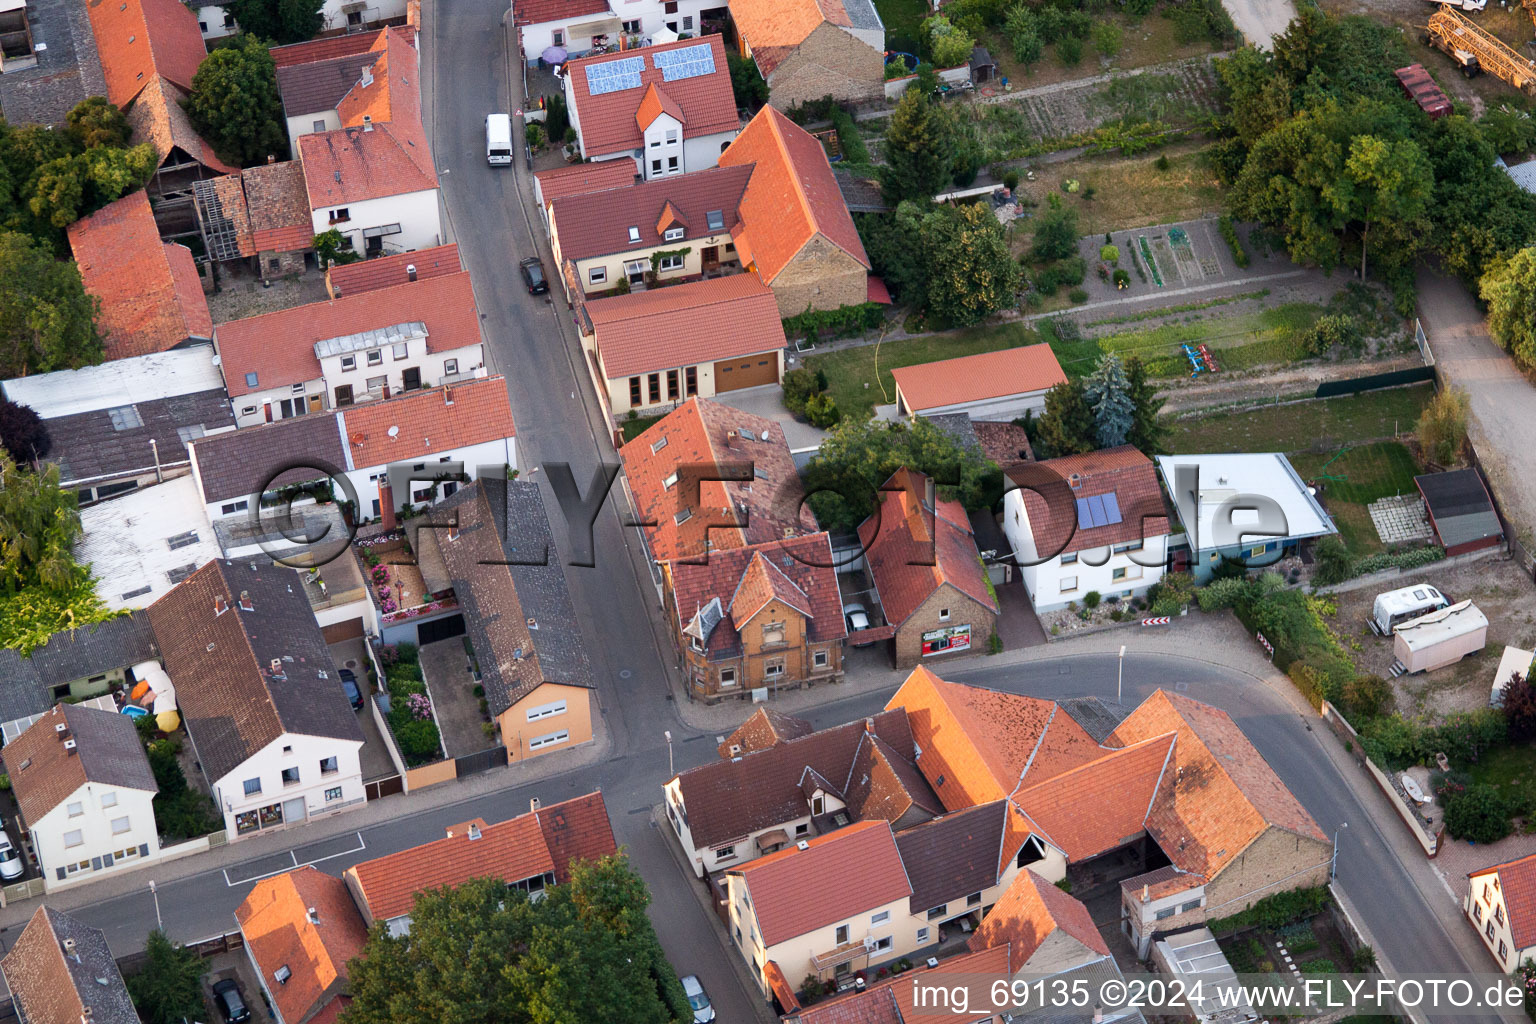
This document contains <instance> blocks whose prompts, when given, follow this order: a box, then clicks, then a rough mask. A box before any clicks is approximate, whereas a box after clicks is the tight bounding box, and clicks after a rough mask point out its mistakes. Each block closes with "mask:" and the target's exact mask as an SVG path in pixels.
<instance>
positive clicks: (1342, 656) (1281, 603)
mask: <svg viewBox="0 0 1536 1024" xmlns="http://www.w3.org/2000/svg"><path fill="white" fill-rule="evenodd" d="M1233 608H1234V610H1235V611H1236V612H1237V617H1238V620H1239V621H1241V622H1242V624H1243V625H1244V626H1246V627H1247V628H1248V629H1249V630H1250V631H1251V632H1254V633H1262V634H1264V639H1266V640H1268V641H1269V642H1270V644H1271V646H1273V647H1274V649H1275V657H1274V662H1275V667H1277V668H1279V669H1281V670H1282V671H1286V672H1287V673H1288V674H1289V675H1290V677H1291V679H1292V681H1294V682H1295V683H1296V685H1297V687H1298V688H1299V689H1301V691H1302V693H1304V694H1306V696H1307V699H1308V700H1310V701H1312V702H1313V705H1314V706H1317V705H1319V704H1320V703H1321V701H1322V700H1323V699H1327V700H1329V701H1333V702H1337V701H1338V700H1339V698H1340V696H1341V695H1342V694H1343V690H1344V685H1345V684H1346V683H1348V682H1349V681H1350V680H1351V679H1353V678H1354V677H1355V674H1356V673H1355V663H1354V661H1353V660H1351V658H1350V657H1349V654H1348V653H1347V652H1346V651H1345V650H1344V645H1343V644H1341V643H1339V638H1338V637H1336V636H1334V635H1333V631H1332V630H1331V629H1329V628H1328V624H1327V623H1326V622H1325V621H1324V617H1325V616H1326V615H1331V614H1332V613H1333V604H1332V602H1331V601H1330V600H1329V599H1328V598H1326V597H1318V596H1315V595H1309V594H1304V593H1302V592H1301V591H1299V590H1287V589H1285V585H1284V581H1283V580H1282V579H1281V577H1280V576H1279V575H1277V574H1275V573H1265V574H1264V575H1263V576H1261V577H1259V578H1258V579H1257V580H1250V581H1247V582H1246V583H1245V584H1244V586H1243V589H1242V591H1241V592H1240V593H1239V594H1237V596H1236V598H1235V600H1234V601H1233ZM1298 664H1300V665H1301V666H1302V667H1300V668H1297V667H1296V666H1297V665H1298Z"/></svg>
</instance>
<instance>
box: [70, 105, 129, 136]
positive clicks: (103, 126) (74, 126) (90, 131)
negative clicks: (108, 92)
mask: <svg viewBox="0 0 1536 1024" xmlns="http://www.w3.org/2000/svg"><path fill="white" fill-rule="evenodd" d="M64 120H65V123H66V124H67V125H68V126H69V134H70V137H71V138H73V139H74V140H75V141H76V142H77V143H78V144H79V145H80V147H81V148H82V149H95V148H96V147H97V146H115V147H117V148H118V149H122V148H125V147H126V146H127V145H128V136H130V135H131V134H133V129H132V127H131V126H129V124H128V118H127V116H126V115H124V114H123V112H122V111H121V110H119V109H117V105H116V104H115V103H111V102H109V101H108V100H107V98H106V97H105V96H91V97H89V98H88V99H84V100H81V101H80V102H79V103H77V104H76V105H75V108H74V109H73V110H71V111H70V112H69V113H68V114H66V115H65V117H64Z"/></svg>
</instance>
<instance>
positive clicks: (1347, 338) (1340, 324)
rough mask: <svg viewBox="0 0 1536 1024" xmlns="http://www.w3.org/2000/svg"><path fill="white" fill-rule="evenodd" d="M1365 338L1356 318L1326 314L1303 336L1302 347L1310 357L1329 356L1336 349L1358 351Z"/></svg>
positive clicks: (1341, 314) (1340, 314) (1339, 314)
mask: <svg viewBox="0 0 1536 1024" xmlns="http://www.w3.org/2000/svg"><path fill="white" fill-rule="evenodd" d="M1364 341H1365V337H1364V335H1363V334H1362V333H1361V331H1360V325H1359V324H1358V323H1357V322H1356V321H1355V318H1354V317H1352V316H1349V315H1348V314H1344V313H1324V314H1323V315H1322V316H1320V317H1318V318H1317V322H1316V323H1314V324H1313V325H1312V326H1311V327H1309V328H1307V330H1306V332H1305V333H1303V334H1302V336H1301V344H1302V347H1303V348H1305V349H1306V351H1307V353H1308V354H1309V355H1314V356H1322V355H1327V354H1328V353H1329V352H1331V351H1332V350H1333V349H1335V348H1342V349H1346V350H1349V351H1356V350H1358V349H1359V348H1360V346H1361V345H1362V344H1363V343H1364Z"/></svg>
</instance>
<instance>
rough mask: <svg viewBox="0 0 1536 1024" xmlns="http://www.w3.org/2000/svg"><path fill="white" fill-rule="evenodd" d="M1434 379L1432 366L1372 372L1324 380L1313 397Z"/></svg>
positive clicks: (1351, 392) (1326, 396)
mask: <svg viewBox="0 0 1536 1024" xmlns="http://www.w3.org/2000/svg"><path fill="white" fill-rule="evenodd" d="M1434 379H1435V368H1434V367H1433V366H1414V367H1410V368H1408V369H1406V370H1393V371H1391V372H1390V373H1372V374H1368V375H1367V376H1364V377H1351V378H1349V379H1348V380H1325V381H1323V382H1322V383H1321V384H1319V385H1318V386H1317V391H1316V392H1315V393H1314V395H1313V397H1315V398H1334V397H1337V396H1339V395H1356V394H1359V393H1360V392H1362V391H1379V390H1381V389H1383V388H1400V387H1403V386H1404V385H1406V384H1422V383H1424V382H1426V381H1431V380H1434Z"/></svg>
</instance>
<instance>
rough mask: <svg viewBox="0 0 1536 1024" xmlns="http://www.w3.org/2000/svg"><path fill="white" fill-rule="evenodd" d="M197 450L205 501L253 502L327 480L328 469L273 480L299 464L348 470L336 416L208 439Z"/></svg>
mask: <svg viewBox="0 0 1536 1024" xmlns="http://www.w3.org/2000/svg"><path fill="white" fill-rule="evenodd" d="M192 451H193V454H194V455H195V456H196V457H197V469H198V473H199V475H200V476H201V478H202V482H203V500H204V501H205V502H214V501H231V500H234V499H236V498H249V497H250V496H251V495H253V494H255V493H256V492H257V491H259V490H261V489H262V488H263V487H264V486H265V487H266V488H267V489H269V490H270V489H272V488H274V487H281V486H284V485H287V484H296V483H307V482H309V481H312V480H320V479H322V478H324V477H325V475H326V474H325V472H323V471H322V470H320V469H317V468H313V467H310V466H306V467H304V468H301V469H293V470H289V471H288V472H286V473H283V474H281V475H280V476H278V477H276V478H275V479H273V478H272V474H273V471H274V470H276V469H278V468H280V467H283V466H288V465H292V464H293V463H295V462H297V461H299V460H307V462H309V463H313V462H315V461H317V460H318V461H321V462H326V463H329V464H330V465H332V466H334V467H336V468H337V469H345V468H346V467H347V452H346V449H345V448H343V447H342V444H341V427H339V426H338V425H337V421H336V416H335V415H334V414H333V413H315V414H312V415H309V416H298V417H295V418H293V419H286V420H279V421H278V422H276V423H268V424H266V425H264V426H259V427H245V428H243V429H241V430H232V431H230V432H229V433H227V434H219V435H218V436H217V437H205V438H203V439H201V440H199V441H195V442H193V444H192Z"/></svg>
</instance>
